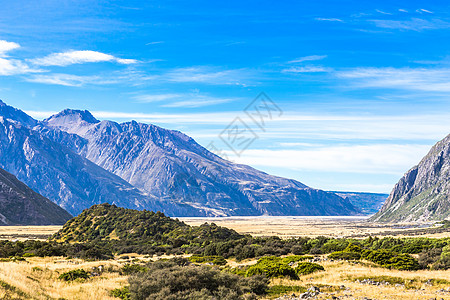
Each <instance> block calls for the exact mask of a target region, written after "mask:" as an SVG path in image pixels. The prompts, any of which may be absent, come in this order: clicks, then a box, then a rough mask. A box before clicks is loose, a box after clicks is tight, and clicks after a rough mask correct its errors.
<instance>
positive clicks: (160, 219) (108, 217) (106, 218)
mask: <svg viewBox="0 0 450 300" xmlns="http://www.w3.org/2000/svg"><path fill="white" fill-rule="evenodd" d="M242 237H243V236H242V235H240V234H238V233H237V232H236V231H234V230H232V229H228V228H225V227H220V226H217V225H215V224H206V223H205V224H203V225H201V226H189V225H187V224H185V223H183V222H181V221H179V220H178V219H172V218H169V217H167V216H165V215H164V214H163V213H161V212H156V213H155V212H152V211H147V210H144V211H138V210H133V209H126V208H121V207H117V206H115V205H111V204H107V203H105V204H99V205H94V206H92V207H91V208H88V209H85V210H84V211H83V212H82V213H81V214H80V215H78V216H77V217H75V218H73V219H71V220H69V221H68V222H67V223H66V224H65V225H64V227H63V228H62V229H61V230H60V231H58V232H57V233H56V234H55V235H54V236H53V237H52V238H51V240H54V241H58V242H93V241H118V242H133V243H146V244H148V243H158V244H161V243H163V244H171V245H176V246H181V245H183V244H185V243H192V242H194V243H195V242H203V241H205V240H208V241H219V240H221V241H226V240H234V239H240V238H242Z"/></svg>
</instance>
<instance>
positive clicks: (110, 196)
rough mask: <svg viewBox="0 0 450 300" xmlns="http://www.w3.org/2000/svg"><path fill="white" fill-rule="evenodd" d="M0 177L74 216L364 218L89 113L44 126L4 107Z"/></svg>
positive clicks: (165, 134)
mask: <svg viewBox="0 0 450 300" xmlns="http://www.w3.org/2000/svg"><path fill="white" fill-rule="evenodd" d="M0 167H3V168H4V169H5V170H7V171H9V172H11V173H12V174H14V175H15V176H17V178H18V179H19V180H21V181H23V182H24V183H25V184H27V185H28V186H30V187H31V188H32V189H33V190H35V191H37V192H39V193H41V194H42V195H44V196H45V197H47V198H49V199H51V200H52V201H54V202H55V203H57V204H58V205H60V206H61V207H63V208H64V209H66V210H67V211H68V212H70V213H71V214H73V215H78V214H79V213H80V212H81V211H82V210H83V209H85V208H88V207H90V206H91V205H94V204H99V203H104V202H108V203H111V204H115V205H117V206H121V207H126V208H134V209H141V210H142V209H147V210H154V211H156V210H160V211H162V212H164V213H166V214H167V215H170V216H233V215H249V216H252V215H355V214H360V210H359V209H357V208H356V207H355V206H354V205H352V204H351V203H350V201H349V200H348V199H344V198H342V197H339V196H338V195H336V194H335V193H332V192H325V191H322V190H318V189H313V188H310V187H308V186H306V185H304V184H302V183H300V182H298V181H296V180H292V179H286V178H281V177H277V176H271V175H269V174H266V173H264V172H261V171H258V170H256V169H254V168H251V167H249V166H246V165H240V164H234V163H232V162H229V161H226V160H224V159H222V158H220V157H219V156H216V155H214V154H213V153H211V152H209V151H208V150H206V149H205V148H203V147H202V146H201V145H199V144H198V143H197V142H195V140H193V139H192V138H190V137H188V136H187V135H185V134H183V133H181V132H179V131H174V130H168V129H163V128H161V127H158V126H155V125H151V124H143V123H138V122H135V121H131V122H125V123H116V122H113V121H107V120H104V121H99V120H97V119H96V118H95V117H94V116H93V115H92V114H91V113H90V112H89V111H86V110H71V109H66V110H64V111H62V112H60V113H58V114H56V115H53V116H51V117H49V118H48V119H45V120H43V121H38V120H35V119H33V118H31V117H30V116H28V115H27V114H25V113H24V112H22V111H21V110H18V109H15V108H13V107H11V106H8V105H6V104H5V103H3V102H1V101H0Z"/></svg>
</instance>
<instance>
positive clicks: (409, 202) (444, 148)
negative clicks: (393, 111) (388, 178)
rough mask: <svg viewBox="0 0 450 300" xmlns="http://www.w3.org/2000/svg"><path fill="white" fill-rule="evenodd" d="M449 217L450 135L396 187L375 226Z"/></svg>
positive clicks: (378, 214) (377, 217)
mask: <svg viewBox="0 0 450 300" xmlns="http://www.w3.org/2000/svg"><path fill="white" fill-rule="evenodd" d="M449 217H450V135H448V136H447V137H445V138H444V139H443V140H441V141H439V142H438V143H437V144H436V145H434V146H433V147H432V148H431V150H430V151H429V152H428V154H427V155H426V156H425V157H424V158H423V159H422V160H421V161H420V162H419V164H418V165H416V166H414V167H413V168H411V169H410V170H409V171H408V172H407V173H406V174H405V175H404V176H403V177H402V178H401V179H400V180H399V182H398V183H397V184H396V185H395V187H394V189H393V190H392V192H391V194H390V195H389V197H388V199H387V200H386V202H385V204H384V205H383V207H382V208H381V209H380V211H379V212H378V213H377V214H375V215H374V216H373V217H372V219H371V220H372V221H377V222H411V221H414V222H415V221H434V220H437V221H440V220H444V219H449Z"/></svg>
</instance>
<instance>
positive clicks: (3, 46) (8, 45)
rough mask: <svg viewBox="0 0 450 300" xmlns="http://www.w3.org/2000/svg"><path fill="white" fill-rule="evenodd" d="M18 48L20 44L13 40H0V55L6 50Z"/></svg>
mask: <svg viewBox="0 0 450 300" xmlns="http://www.w3.org/2000/svg"><path fill="white" fill-rule="evenodd" d="M18 48H20V45H19V44H17V43H14V42H8V41H5V40H0V57H4V56H5V55H6V52H9V51H11V50H14V49H18Z"/></svg>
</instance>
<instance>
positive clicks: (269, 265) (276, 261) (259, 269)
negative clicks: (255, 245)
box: [246, 256, 297, 279]
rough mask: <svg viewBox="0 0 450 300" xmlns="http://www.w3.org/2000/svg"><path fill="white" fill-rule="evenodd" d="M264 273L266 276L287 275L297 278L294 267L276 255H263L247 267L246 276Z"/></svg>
mask: <svg viewBox="0 0 450 300" xmlns="http://www.w3.org/2000/svg"><path fill="white" fill-rule="evenodd" d="M254 275H264V276H266V277H268V278H274V277H289V278H291V279H297V274H296V273H295V271H294V269H293V268H292V267H291V266H290V265H289V264H288V263H287V262H285V261H283V259H282V258H280V257H276V256H265V257H262V258H260V259H259V260H258V262H257V263H256V264H255V265H253V266H250V267H249V268H248V269H247V272H246V276H254Z"/></svg>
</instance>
